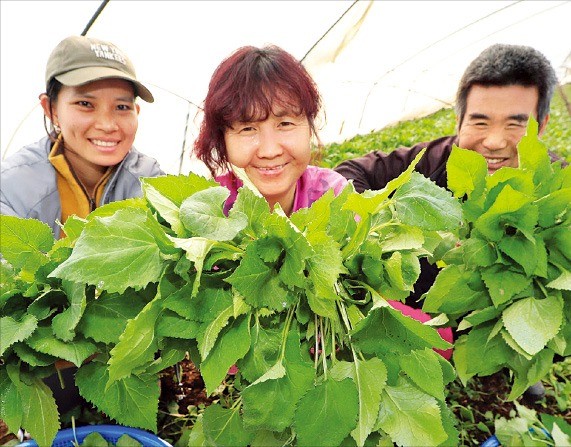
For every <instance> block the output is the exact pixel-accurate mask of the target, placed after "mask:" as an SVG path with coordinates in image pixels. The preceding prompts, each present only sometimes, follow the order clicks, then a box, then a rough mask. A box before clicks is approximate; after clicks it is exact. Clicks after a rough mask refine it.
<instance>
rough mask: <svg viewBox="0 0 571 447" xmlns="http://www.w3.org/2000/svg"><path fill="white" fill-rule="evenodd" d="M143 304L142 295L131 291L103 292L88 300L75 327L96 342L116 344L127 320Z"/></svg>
mask: <svg viewBox="0 0 571 447" xmlns="http://www.w3.org/2000/svg"><path fill="white" fill-rule="evenodd" d="M145 304H146V303H145V301H144V299H143V297H142V296H141V295H140V294H137V293H135V292H133V291H129V290H127V292H126V293H125V294H123V295H119V294H107V293H103V294H102V295H101V296H99V298H98V299H97V300H93V301H90V302H89V304H88V305H87V307H86V308H85V312H84V313H83V317H82V318H81V320H80V322H79V324H78V326H77V329H78V331H79V332H81V333H82V334H83V335H85V336H86V337H89V338H92V339H93V340H95V341H96V342H101V343H106V344H116V343H117V342H118V341H119V336H120V335H121V334H122V333H123V331H124V330H125V326H126V325H127V321H128V320H131V319H133V318H135V317H136V316H137V315H138V314H139V312H141V310H143V307H145Z"/></svg>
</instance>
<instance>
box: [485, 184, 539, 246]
mask: <svg viewBox="0 0 571 447" xmlns="http://www.w3.org/2000/svg"><path fill="white" fill-rule="evenodd" d="M531 202H532V198H531V197H529V196H528V195H526V194H523V193H520V192H519V191H516V190H514V189H513V188H512V187H511V186H510V185H506V186H505V187H504V188H503V189H502V190H501V192H500V193H499V194H498V196H497V198H496V200H495V201H494V203H493V205H492V206H491V207H490V208H489V209H488V210H487V211H486V212H485V213H484V214H482V215H481V216H480V217H479V218H478V219H477V220H476V221H475V222H474V228H476V229H477V230H478V231H480V233H482V234H483V235H485V236H486V237H487V238H488V239H489V240H490V241H494V242H498V241H500V240H501V239H502V238H503V237H504V236H505V235H506V231H507V230H508V229H509V228H516V229H518V230H520V231H521V232H522V233H523V234H524V235H526V237H528V238H530V239H531V238H532V236H531V234H532V233H533V231H534V228H535V225H537V219H538V210H537V207H536V206H533V205H532V204H531Z"/></svg>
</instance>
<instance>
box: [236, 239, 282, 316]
mask: <svg viewBox="0 0 571 447" xmlns="http://www.w3.org/2000/svg"><path fill="white" fill-rule="evenodd" d="M226 281H228V282H229V283H230V284H232V286H234V288H236V290H237V291H238V292H239V293H240V295H242V296H243V297H244V301H246V303H248V304H249V305H250V306H252V307H254V308H262V307H268V308H270V309H275V310H282V309H284V308H286V307H288V306H289V304H290V303H289V299H288V295H287V291H286V290H285V289H284V288H283V287H282V286H281V284H280V280H279V279H278V277H277V275H276V272H275V270H274V269H273V268H271V267H269V266H267V265H266V263H264V261H263V260H262V259H261V258H260V256H259V255H258V251H257V248H256V243H255V242H253V243H251V244H250V245H248V248H247V249H246V254H245V255H244V257H243V259H242V262H241V263H240V265H239V266H238V267H237V268H236V270H234V272H233V273H232V274H231V275H230V276H229V277H228V278H227V279H226Z"/></svg>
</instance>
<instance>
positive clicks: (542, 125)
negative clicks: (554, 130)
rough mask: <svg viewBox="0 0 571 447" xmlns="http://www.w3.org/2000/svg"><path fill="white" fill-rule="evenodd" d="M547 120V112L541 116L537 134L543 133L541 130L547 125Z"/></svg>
mask: <svg viewBox="0 0 571 447" xmlns="http://www.w3.org/2000/svg"><path fill="white" fill-rule="evenodd" d="M548 122H549V114H548V115H545V118H543V121H542V122H541V123H539V129H538V131H537V135H538V136H541V135H543V132H545V128H546V127H547V123H548Z"/></svg>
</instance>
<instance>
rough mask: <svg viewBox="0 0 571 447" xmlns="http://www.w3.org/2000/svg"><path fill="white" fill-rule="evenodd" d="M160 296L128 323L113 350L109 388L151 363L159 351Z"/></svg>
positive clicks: (110, 360) (110, 362)
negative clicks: (156, 326)
mask: <svg viewBox="0 0 571 447" xmlns="http://www.w3.org/2000/svg"><path fill="white" fill-rule="evenodd" d="M161 310H162V307H161V305H160V296H158V297H157V298H155V299H154V300H153V301H151V302H150V303H148V304H147V305H146V306H145V307H144V308H143V310H142V311H141V312H140V313H139V314H138V315H137V316H136V317H135V318H133V319H132V320H129V321H128V322H127V326H126V327H125V331H124V332H123V333H122V334H121V336H120V337H119V343H117V344H116V345H115V347H114V348H113V349H112V350H111V358H110V359H109V362H108V363H109V386H110V385H111V384H112V383H113V382H115V381H117V380H120V379H123V378H126V377H129V376H130V375H132V373H133V371H134V370H135V369H136V368H139V367H141V366H143V365H145V364H146V363H148V362H151V361H152V360H153V359H154V354H155V352H156V351H157V343H158V341H157V337H156V334H155V323H156V321H157V318H158V316H159V313H160V312H161Z"/></svg>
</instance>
